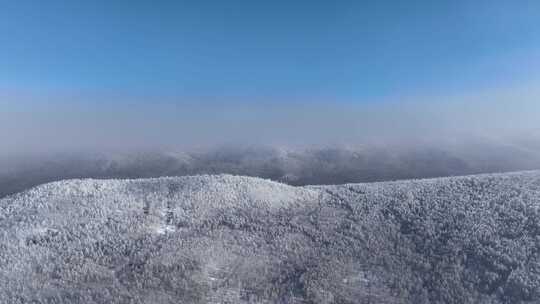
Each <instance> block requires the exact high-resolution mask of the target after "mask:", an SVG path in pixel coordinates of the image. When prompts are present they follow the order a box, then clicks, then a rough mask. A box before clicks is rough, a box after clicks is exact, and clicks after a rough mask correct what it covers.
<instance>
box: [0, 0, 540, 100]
mask: <svg viewBox="0 0 540 304" xmlns="http://www.w3.org/2000/svg"><path fill="white" fill-rule="evenodd" d="M0 45H1V47H0V89H1V90H4V91H17V92H32V93H37V94H39V93H40V92H47V93H46V94H52V95H53V96H54V94H59V93H62V92H71V93H73V92H75V93H77V94H81V95H83V96H84V95H85V94H88V96H94V95H97V96H99V95H100V94H105V93H106V94H119V95H121V96H138V95H140V96H153V97H155V98H154V99H158V98H159V96H168V97H173V98H179V99H190V98H192V99H197V100H213V99H217V100H220V99H224V100H235V99H238V100H240V99H244V100H261V99H264V100H275V101H276V102H280V101H284V102H287V101H290V100H301V101H304V100H305V101H309V100H318V101H323V102H324V101H327V102H340V101H346V102H352V103H363V102H367V101H377V100H385V99H394V100H398V99H400V98H405V97H410V96H431V95H448V94H461V93H463V92H475V91H478V90H484V89H489V88H500V87H508V86H514V85H520V84H523V83H530V82H535V81H536V80H537V79H538V76H539V75H538V74H540V72H538V71H540V62H539V59H540V55H539V54H540V2H538V1H502V0H491V1H482V0H479V1H460V0H456V1H431V0H430V1H427V0H424V1H420V0H409V1H384V0H382V1H316V0H311V1H304V0H297V1H291V0H289V1H285V0H274V1H254V0H251V1H247V0H245V1H244V0H230V1H211V0H210V1H165V0H162V1H137V0H131V1H120V0H118V1H100V0H95V1H78V0H69V1H68V0H65V1H59V0H50V1H37V0H36V1H27V0H18V1H5V0H0ZM44 94H45V93H44ZM98 99H99V98H98ZM94 101H97V100H96V99H94Z"/></svg>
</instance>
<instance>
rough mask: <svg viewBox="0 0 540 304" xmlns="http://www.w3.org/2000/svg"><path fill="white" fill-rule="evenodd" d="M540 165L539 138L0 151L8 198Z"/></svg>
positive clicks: (0, 182)
mask: <svg viewBox="0 0 540 304" xmlns="http://www.w3.org/2000/svg"><path fill="white" fill-rule="evenodd" d="M533 169H540V146H538V145H536V144H535V141H534V140H530V141H517V140H516V141H514V142H501V141H494V140H478V139H476V140H470V141H460V142H458V143H457V144H456V143H453V144H444V145H443V144H438V145H434V144H417V145H397V144H395V145H366V146H356V147H355V146H352V147H347V146H339V145H338V146H334V147H313V148H286V147H273V146H256V145H254V146H245V145H244V146H232V145H229V146H221V147H216V148H212V149H204V150H203V149H199V150H193V149H191V150H185V151H184V152H162V151H161V152H160V151H153V152H148V151H146V152H139V153H137V152H126V153H56V154H43V155H33V156H18V157H17V156H12V157H9V158H6V157H5V158H3V159H2V158H0V197H2V196H5V195H8V194H13V193H16V192H20V191H22V190H24V189H27V188H29V187H32V186H36V185H39V184H42V183H46V182H52V181H59V180H63V179H70V178H101V179H107V178H148V177H161V176H189V175H198V174H222V173H223V174H234V175H243V176H252V177H261V178H268V179H271V180H274V181H278V182H282V183H285V184H289V185H294V186H301V185H328V184H344V183H361V182H374V181H391V180H402V179H412V178H429V177H444V176H458V175H468V174H478V173H498V172H510V171H519V170H533Z"/></svg>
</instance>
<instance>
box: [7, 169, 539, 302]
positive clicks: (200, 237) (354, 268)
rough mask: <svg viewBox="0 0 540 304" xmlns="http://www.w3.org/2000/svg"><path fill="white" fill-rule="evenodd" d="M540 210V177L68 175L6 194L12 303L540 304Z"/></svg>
mask: <svg viewBox="0 0 540 304" xmlns="http://www.w3.org/2000/svg"><path fill="white" fill-rule="evenodd" d="M539 208H540V172H538V171H529V172H520V173H509V174H498V175H477V176H468V177H450V178H439V179H425V180H409V181H400V182H381V183H371V184H344V185H336V186H304V187H293V186H288V185H285V184H281V183H277V182H273V181H269V180H264V179H259V178H251V177H238V176H231V175H204V176H195V177H175V178H157V179H139V180H88V179H87V180H67V181H60V182H55V183H50V184H45V185H41V186H38V187H35V188H33V189H30V190H27V191H24V192H22V193H19V194H16V195H12V196H8V197H6V198H4V199H1V200H0V299H2V303H70V304H71V303H157V304H159V303H538V302H539V301H540V257H539V254H540V210H539Z"/></svg>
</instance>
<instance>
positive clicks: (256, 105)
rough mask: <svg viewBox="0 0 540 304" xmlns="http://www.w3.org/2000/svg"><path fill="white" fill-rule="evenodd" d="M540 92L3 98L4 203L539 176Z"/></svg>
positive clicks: (0, 184)
mask: <svg viewBox="0 0 540 304" xmlns="http://www.w3.org/2000/svg"><path fill="white" fill-rule="evenodd" d="M538 96H540V94H538V92H537V90H536V89H534V86H522V87H520V88H514V89H511V90H502V89H499V90H491V91H489V90H487V91H485V92H482V93H475V94H469V95H464V96H454V97H445V98H435V97H433V98H412V99H414V100H415V101H414V102H413V101H409V102H408V101H400V102H392V101H388V102H378V103H377V102H374V103H362V104H351V103H343V102H341V103H328V102H325V103H322V102H317V101H313V102H289V103H276V102H271V103H267V102H265V101H258V102H222V101H215V100H214V101H208V100H206V101H205V102H198V103H197V102H184V101H178V100H167V99H159V102H157V101H156V102H150V101H151V100H152V99H144V98H143V99H141V98H139V99H137V98H131V99H122V100H120V101H118V100H116V102H114V103H107V100H108V98H109V99H111V98H113V97H103V96H95V97H92V98H94V99H92V100H100V102H92V101H91V100H88V98H89V97H86V98H85V99H81V98H77V97H74V96H71V97H66V96H64V97H63V98H58V97H55V98H52V97H43V96H39V97H30V96H28V95H25V96H22V95H17V94H7V95H2V96H0V97H1V100H0V106H2V109H3V111H1V112H0V138H1V140H2V148H1V149H0V196H5V195H8V194H11V193H15V192H18V191H21V190H24V189H26V188H28V187H31V186H34V185H37V184H40V183H45V182H49V181H55V180H61V179H67V178H143V177H157V176H182V175H196V174H218V173H229V174H237V175H248V176H257V177H263V178H269V179H273V180H277V181H281V182H284V183H288V184H291V185H306V184H341V183H355V182H373V181H385V180H397V179H409V178H427V177H439V176H452V175H464V174H475V173H491V172H504V171H516V170H529V169H539V168H540V132H539V130H540V123H539V120H538V117H540V103H539V102H538V98H537V97H538ZM140 99H141V100H144V102H141V100H140ZM125 100H129V101H125ZM156 100H158V99H156ZM6 101H7V102H6ZM30 105H32V106H30Z"/></svg>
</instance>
